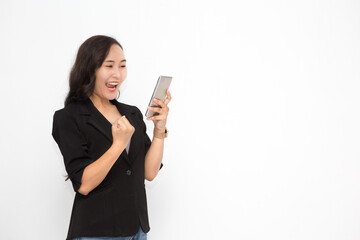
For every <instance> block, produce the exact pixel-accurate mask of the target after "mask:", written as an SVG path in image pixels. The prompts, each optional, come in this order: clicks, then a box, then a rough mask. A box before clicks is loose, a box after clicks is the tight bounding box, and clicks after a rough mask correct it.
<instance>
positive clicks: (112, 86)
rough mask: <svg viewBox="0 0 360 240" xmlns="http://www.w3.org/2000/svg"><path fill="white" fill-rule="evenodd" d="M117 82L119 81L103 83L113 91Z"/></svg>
mask: <svg viewBox="0 0 360 240" xmlns="http://www.w3.org/2000/svg"><path fill="white" fill-rule="evenodd" d="M118 84H119V83H116V82H113V83H106V84H105V85H106V87H107V88H108V90H109V91H110V92H114V91H115V89H116V87H117V85H118Z"/></svg>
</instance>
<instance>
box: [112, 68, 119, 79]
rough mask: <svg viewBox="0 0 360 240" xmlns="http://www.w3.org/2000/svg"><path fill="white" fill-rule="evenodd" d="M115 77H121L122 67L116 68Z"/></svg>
mask: <svg viewBox="0 0 360 240" xmlns="http://www.w3.org/2000/svg"><path fill="white" fill-rule="evenodd" d="M112 76H113V77H114V78H117V79H119V78H120V77H121V73H120V68H114V72H113V74H112Z"/></svg>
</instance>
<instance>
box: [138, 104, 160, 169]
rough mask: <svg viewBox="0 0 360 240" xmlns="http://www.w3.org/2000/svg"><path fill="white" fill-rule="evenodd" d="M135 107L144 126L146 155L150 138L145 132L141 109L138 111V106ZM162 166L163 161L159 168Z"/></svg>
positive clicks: (144, 126)
mask: <svg viewBox="0 0 360 240" xmlns="http://www.w3.org/2000/svg"><path fill="white" fill-rule="evenodd" d="M136 109H137V111H138V115H139V118H140V121H141V123H142V125H143V128H144V142H145V155H146V153H147V152H148V151H149V148H150V145H151V140H150V138H149V135H148V134H147V133H146V124H145V122H144V118H143V115H142V113H141V111H140V109H139V108H137V107H136ZM162 167H163V163H161V165H160V169H161V168H162Z"/></svg>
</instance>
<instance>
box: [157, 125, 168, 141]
mask: <svg viewBox="0 0 360 240" xmlns="http://www.w3.org/2000/svg"><path fill="white" fill-rule="evenodd" d="M167 136H168V130H167V128H166V127H165V128H164V129H161V130H159V129H157V128H154V137H156V138H160V139H163V138H167Z"/></svg>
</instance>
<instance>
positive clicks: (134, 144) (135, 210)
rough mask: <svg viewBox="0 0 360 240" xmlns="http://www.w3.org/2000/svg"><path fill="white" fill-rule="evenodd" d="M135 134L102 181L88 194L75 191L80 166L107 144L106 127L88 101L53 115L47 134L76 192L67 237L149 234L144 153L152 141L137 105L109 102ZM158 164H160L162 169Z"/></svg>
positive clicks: (108, 126) (108, 125)
mask: <svg viewBox="0 0 360 240" xmlns="http://www.w3.org/2000/svg"><path fill="white" fill-rule="evenodd" d="M111 103H113V104H114V105H116V107H117V109H118V110H119V112H120V113H121V115H126V118H127V119H128V120H129V122H130V123H131V125H132V126H134V128H135V132H134V134H133V136H132V138H131V142H130V149H129V153H127V152H126V150H124V151H123V152H122V153H121V155H120V157H119V158H118V160H117V161H116V162H115V164H114V165H113V167H112V168H111V170H110V171H109V173H108V174H107V176H106V177H105V179H104V180H103V181H102V182H101V184H100V185H99V186H97V187H96V188H95V189H94V190H93V191H91V192H90V193H89V194H88V195H87V196H84V195H82V194H80V193H78V190H79V187H80V185H81V177H82V174H83V171H84V168H85V167H86V166H87V165H89V164H91V163H92V162H94V161H95V160H97V159H98V158H100V157H101V156H102V155H103V154H104V153H105V152H106V151H107V150H108V149H109V148H110V146H111V145H112V132H111V123H110V122H109V121H108V120H107V119H106V118H105V117H104V116H103V115H102V114H101V113H100V112H99V111H98V110H97V109H96V107H95V106H94V105H93V103H92V101H91V100H90V99H89V98H87V99H86V100H85V101H82V102H76V103H71V104H69V105H68V106H67V107H65V108H63V109H61V110H58V111H56V112H55V114H54V120H53V130H52V135H53V137H54V139H55V141H56V142H57V144H58V145H59V148H60V151H61V153H62V155H63V157H64V163H65V168H66V171H67V173H68V174H69V177H70V180H71V181H72V184H73V187H74V190H75V191H76V195H75V200H74V205H73V210H72V214H71V220H70V226H69V232H68V236H67V239H72V238H75V237H116V236H129V235H135V234H136V233H137V231H138V230H139V226H140V225H141V227H142V229H143V231H144V232H148V231H149V230H150V227H149V221H148V213H147V203H146V193H145V184H144V174H145V169H144V168H145V166H144V161H145V155H146V153H147V151H148V149H149V147H150V144H151V140H150V139H149V137H148V135H147V134H146V126H145V123H144V121H143V117H142V114H141V112H140V110H139V109H138V108H137V107H134V106H130V105H126V104H123V103H119V102H118V101H117V100H115V99H114V100H111ZM161 166H162V165H161Z"/></svg>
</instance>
